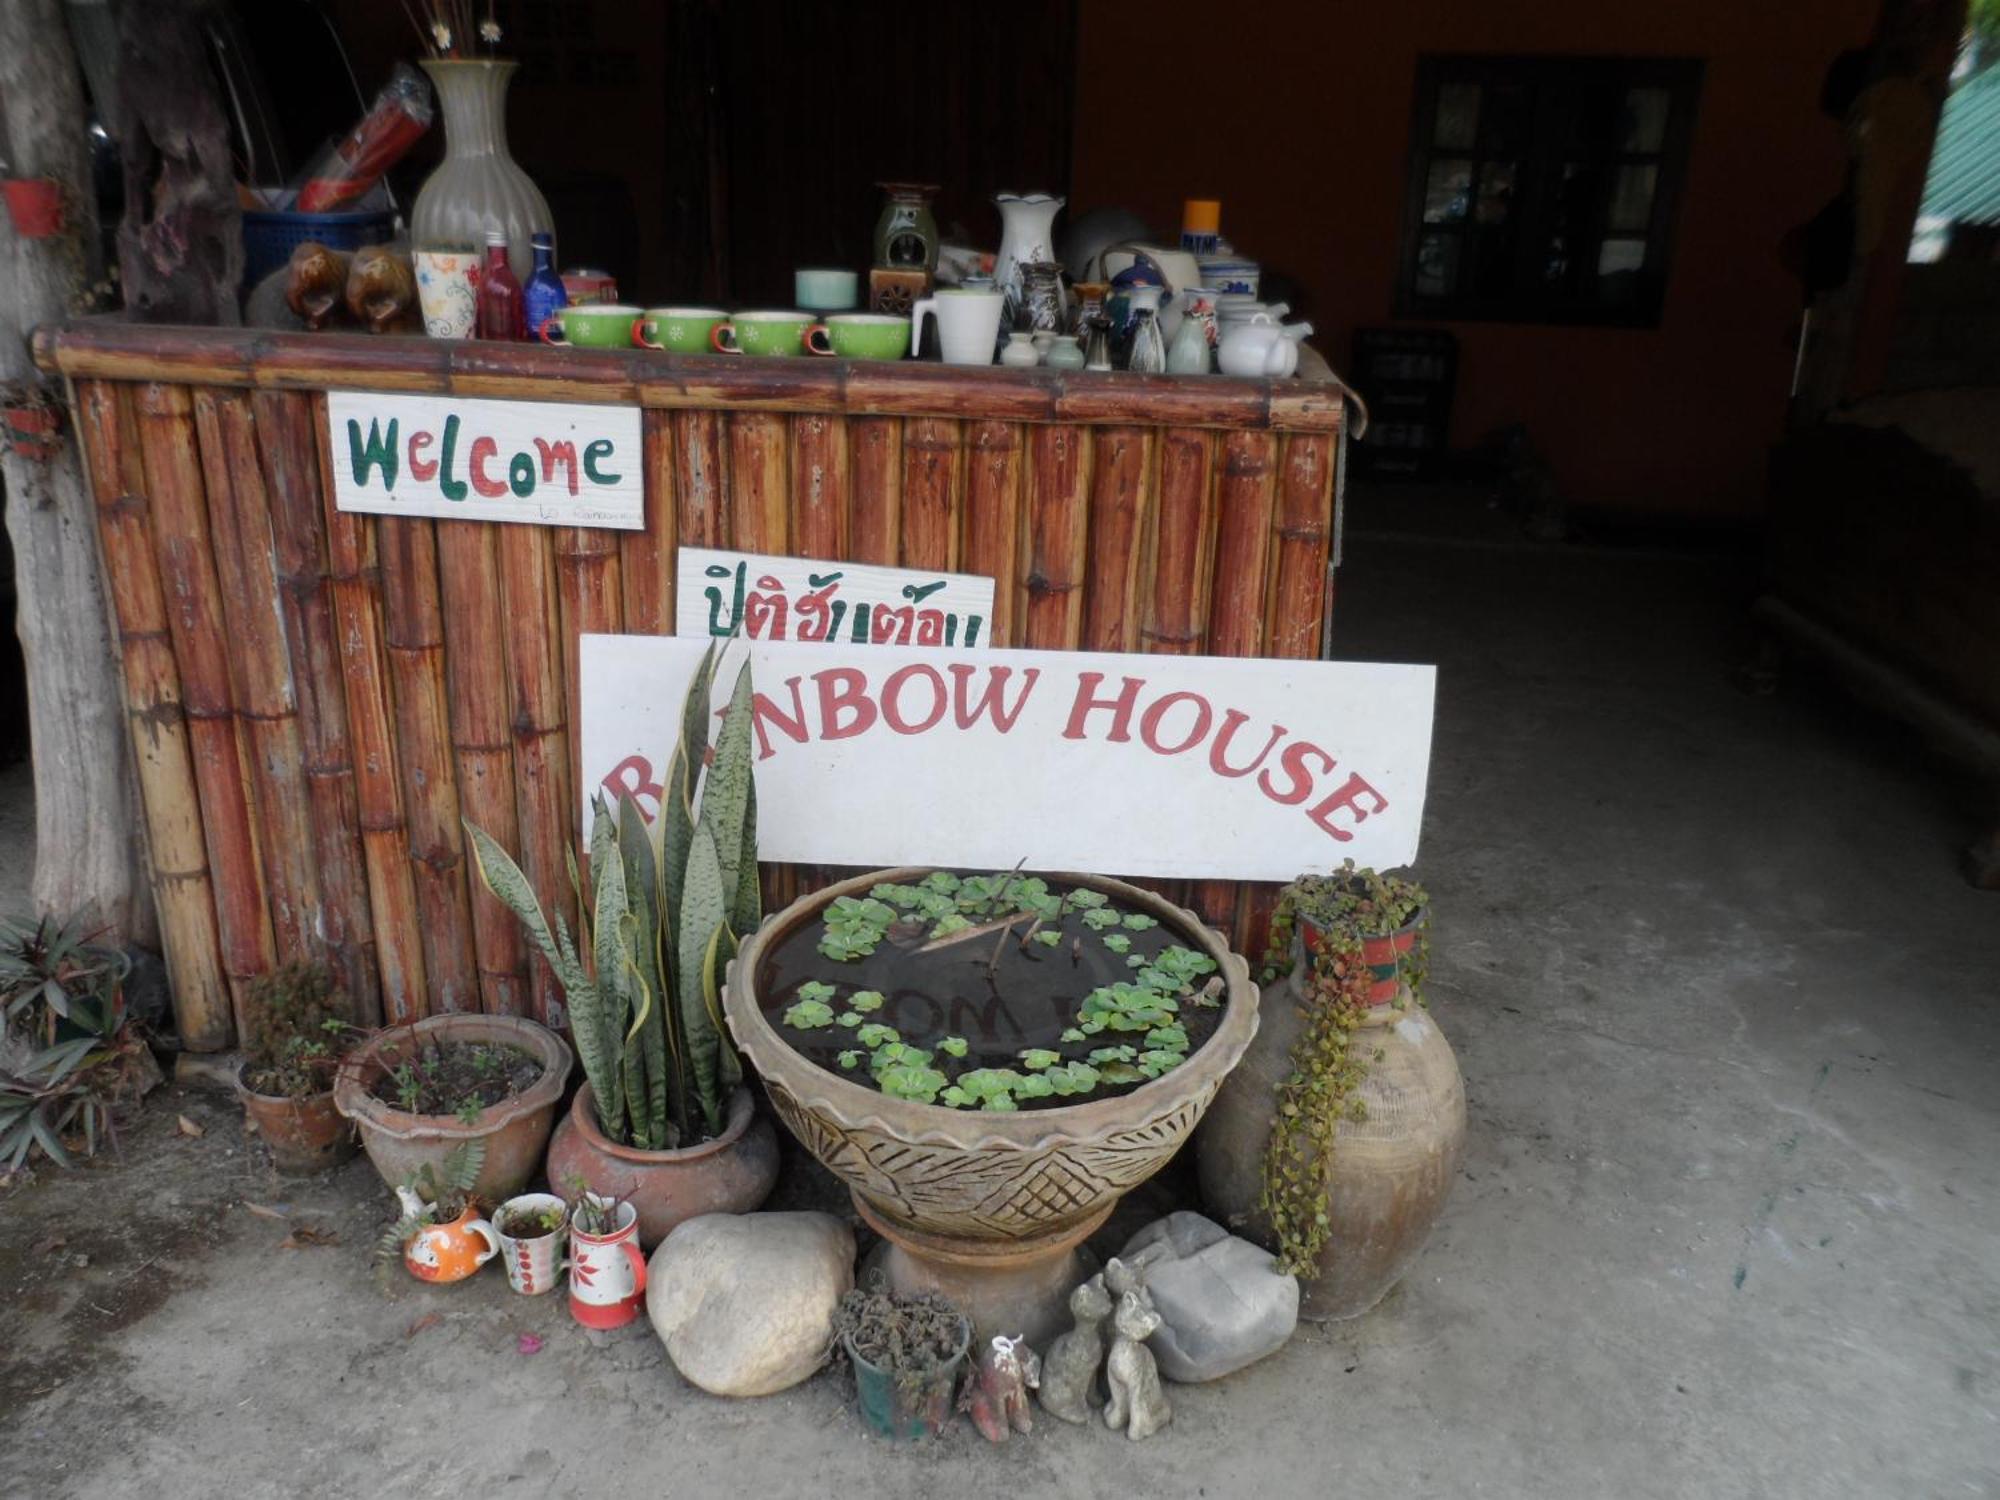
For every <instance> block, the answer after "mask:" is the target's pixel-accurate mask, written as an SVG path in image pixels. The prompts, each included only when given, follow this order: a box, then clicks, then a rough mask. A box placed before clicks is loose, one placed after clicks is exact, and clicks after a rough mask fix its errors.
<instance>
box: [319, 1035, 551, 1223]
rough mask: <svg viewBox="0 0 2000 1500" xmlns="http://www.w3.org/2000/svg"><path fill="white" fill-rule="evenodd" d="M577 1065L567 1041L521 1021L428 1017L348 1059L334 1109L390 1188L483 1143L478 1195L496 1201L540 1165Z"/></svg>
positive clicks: (363, 1045)
mask: <svg viewBox="0 0 2000 1500" xmlns="http://www.w3.org/2000/svg"><path fill="white" fill-rule="evenodd" d="M570 1061H571V1058H570V1050H569V1048H568V1047H567V1046H566V1045H565V1044H564V1042H563V1040H562V1038H561V1037H559V1036H557V1035H556V1034H555V1033H554V1032H552V1031H549V1030H548V1029H547V1028H546V1027H542V1026H537V1025H536V1024H535V1023H534V1022H533V1021H527V1020H523V1019H521V1018H520V1017H518V1016H481V1015H439V1016H426V1017H425V1018H424V1019H423V1020H421V1021H416V1022H412V1023H410V1024H409V1025H405V1026H391V1027H386V1028H384V1029H383V1030H381V1031H378V1032H376V1033H374V1034H373V1035H371V1036H369V1037H367V1038H365V1039H364V1040H362V1041H361V1042H360V1043H359V1044H358V1045H357V1046H356V1047H355V1048H354V1049H353V1050H352V1051H351V1052H349V1053H348V1055H347V1058H346V1060H345V1061H344V1062H343V1063H342V1064H341V1067H340V1071H339V1073H338V1075H337V1076H336V1078H335V1081H334V1087H333V1102H334V1107H335V1108H336V1109H338V1110H339V1111H340V1112H341V1114H343V1115H345V1116H346V1117H347V1118H348V1119H350V1120H352V1121H354V1123H355V1124H356V1125H357V1126H359V1127H360V1130H361V1146H362V1149H363V1150H365V1151H366V1152H367V1153H368V1159H369V1160H370V1161H371V1162H373V1163H374V1164H375V1170H376V1171H377V1172H378V1173H380V1174H381V1177H382V1180H383V1181H384V1182H386V1183H388V1184H389V1185H390V1186H391V1187H396V1186H399V1185H401V1184H402V1183H403V1182H404V1181H405V1179H407V1178H408V1177H409V1176H410V1175H411V1173H413V1172H415V1171H417V1170H418V1169H419V1168H420V1167H422V1166H423V1165H425V1164H426V1163H428V1164H430V1165H431V1166H432V1167H433V1168H434V1169H437V1170H442V1167H443V1164H444V1161H445V1159H446V1158H447V1157H448V1156H449V1155H450V1154H451V1152H452V1151H453V1150H454V1149H455V1148H456V1147H458V1146H459V1145H460V1144H462V1143H464V1142H466V1141H480V1142H482V1143H483V1146H482V1150H481V1166H480V1169H479V1175H478V1179H477V1181H476V1182H475V1183H474V1184H473V1188H474V1190H475V1191H476V1192H477V1193H478V1195H479V1196H480V1197H481V1198H482V1199H484V1200H485V1201H486V1202H488V1203H497V1202H500V1201H502V1200H504V1199H507V1198H510V1197H512V1196H513V1195H514V1194H516V1193H518V1192H520V1191H521V1190H522V1189H523V1188H524V1187H526V1186H527V1185H528V1179H529V1178H530V1177H532V1176H533V1175H534V1173H535V1169H536V1168H537V1167H538V1166H540V1165H541V1161H542V1153H543V1150H544V1148H545V1147H546V1146H547V1144H548V1139H549V1131H550V1130H551V1129H552V1128H553V1126H554V1124H555V1113H556V1105H557V1104H558V1103H559V1102H560V1101H561V1099H562V1095H563V1089H564V1087H565V1086H566V1085H567V1083H568V1080H569V1069H570Z"/></svg>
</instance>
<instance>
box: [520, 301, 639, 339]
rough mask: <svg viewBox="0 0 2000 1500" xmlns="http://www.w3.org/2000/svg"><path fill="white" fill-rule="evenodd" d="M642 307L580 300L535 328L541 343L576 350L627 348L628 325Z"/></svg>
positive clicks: (630, 331) (629, 337)
mask: <svg viewBox="0 0 2000 1500" xmlns="http://www.w3.org/2000/svg"><path fill="white" fill-rule="evenodd" d="M641 312H642V310H641V309H639V308H636V307H626V306H625V305H624V304H622V303H618V302H580V303H577V304H575V305H573V306H570V307H565V308H563V309H562V310H561V311H559V312H556V313H553V314H551V315H550V317H549V319H548V321H547V322H545V323H543V324H542V326H541V327H540V328H538V329H536V330H535V332H536V333H538V334H539V335H540V336H541V340H542V342H543V343H545V344H570V345H573V346H575V347H576V348H578V349H629V348H631V347H632V336H633V328H632V325H633V324H634V323H636V322H638V321H639V318H640V316H641Z"/></svg>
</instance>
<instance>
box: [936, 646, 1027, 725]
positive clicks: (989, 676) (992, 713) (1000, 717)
mask: <svg viewBox="0 0 2000 1500" xmlns="http://www.w3.org/2000/svg"><path fill="white" fill-rule="evenodd" d="M978 670H979V669H978V668H977V667H975V666H973V665H972V664H971V663H970V662H954V663H953V664H952V667H951V676H952V684H951V711H952V717H953V718H955V719H956V720H957V721H958V727H959V728H960V729H970V728H971V727H972V726H973V725H974V724H977V723H978V722H979V717H980V715H981V714H984V715H986V716H987V717H989V718H991V719H992V720H993V727H994V728H995V729H997V730H999V731H1000V733H1002V734H1005V733H1006V732H1007V731H1008V730H1010V729H1012V728H1013V727H1014V721H1015V720H1016V719H1018V718H1020V717H1021V710H1022V709H1023V708H1026V707H1027V705H1028V694H1029V693H1030V692H1032V691H1033V690H1034V686H1035V683H1036V682H1037V681H1039V680H1040V678H1041V675H1042V671H1041V668H1039V667H1029V668H1027V669H1026V670H1025V671H1023V672H1022V673H1021V694H1020V696H1019V697H1018V698H1016V699H1015V700H1014V706H1013V707H1012V708H1009V707H1008V706H1007V700H1006V697H1005V694H1006V691H1007V679H1008V678H1009V677H1012V676H1013V675H1014V669H1013V668H1012V667H988V668H987V669H986V691H985V692H984V693H982V694H980V696H979V702H978V703H976V704H968V702H967V693H968V691H969V690H970V688H971V686H972V674H973V673H974V672H976V671H978Z"/></svg>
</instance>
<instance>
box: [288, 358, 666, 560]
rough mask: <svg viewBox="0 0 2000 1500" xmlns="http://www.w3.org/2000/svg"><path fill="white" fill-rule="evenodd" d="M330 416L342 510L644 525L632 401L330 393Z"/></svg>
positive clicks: (337, 504) (336, 496)
mask: <svg viewBox="0 0 2000 1500" xmlns="http://www.w3.org/2000/svg"><path fill="white" fill-rule="evenodd" d="M326 412H327V426H328V428H329V431H328V433H327V438H328V448H329V450H330V451H331V453H332V455H333V502H334V508H335V509H337V510H344V511H362V512H366V513H368V514H370V515H378V516H436V517H439V518H441V519H445V520H455V521H526V522H531V523H534V524H538V525H543V526H602V527H610V528H615V529H617V530H621V531H637V530H640V529H642V528H643V527H644V526H645V524H646V496H645V468H644V466H643V464H642V462H641V453H640V441H641V439H640V427H639V412H638V409H637V408H636V407H630V406H584V405H578V404H574V403H569V402H558V401H472V400H465V399H461V398H459V397H455V396H392V395H386V394H377V393H375V392H370V391H330V392H328V394H327V398H326Z"/></svg>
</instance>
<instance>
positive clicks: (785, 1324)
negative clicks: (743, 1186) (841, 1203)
mask: <svg viewBox="0 0 2000 1500" xmlns="http://www.w3.org/2000/svg"><path fill="white" fill-rule="evenodd" d="M853 1285H854V1231H853V1230H852V1229H850V1228H848V1226H847V1225H846V1224H843V1223H842V1222H841V1221H840V1220H839V1219H836V1218H834V1217H833V1215H831V1214H819V1213H774V1214H701V1215H699V1216H697V1217H695V1218H692V1219H689V1220H687V1221H686V1222H685V1223H683V1224H680V1225H678V1226H677V1227H676V1228H675V1229H674V1230H673V1232H672V1233H671V1234H669V1235H668V1236H667V1237H666V1238H665V1239H664V1240H661V1241H660V1248H659V1249H657V1250H655V1251H654V1252H653V1258H652V1260H651V1261H650V1262H648V1264H647V1267H646V1315H647V1316H648V1317H649V1318H651V1319H652V1323H653V1331H654V1332H656V1333H657V1334H659V1336H660V1341H661V1342H662V1343H663V1344H665V1345H666V1347H667V1357H668V1358H669V1359H671V1360H672V1361H673V1362H674V1368H675V1369H677V1370H679V1371H680V1372H681V1374H682V1375H683V1376H685V1377H686V1378H687V1379H688V1380H689V1381H690V1382H691V1383H692V1384H694V1385H698V1386H700V1387H701V1388H702V1389H703V1390H705V1391H708V1392H710V1393H712V1394H714V1395H717V1396H768V1395H771V1394H772V1393H773V1392H775V1391H782V1390H785V1389H788V1388H789V1387H791V1386H795V1385H797V1384H798V1383H799V1382H800V1381H802V1380H804V1379H806V1378H807V1377H808V1376H809V1375H811V1374H812V1373H813V1372H814V1371H815V1370H817V1369H818V1368H819V1367H820V1366H821V1365H822V1364H824V1363H825V1362H826V1356H827V1353H828V1350H829V1348H830V1347H831V1345H832V1341H833V1313H834V1308H835V1307H836V1306H837V1305H838V1304H839V1302H840V1299H841V1297H842V1295H843V1294H845V1293H846V1292H847V1291H848V1290H849V1289H850V1288H852V1287H853Z"/></svg>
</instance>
